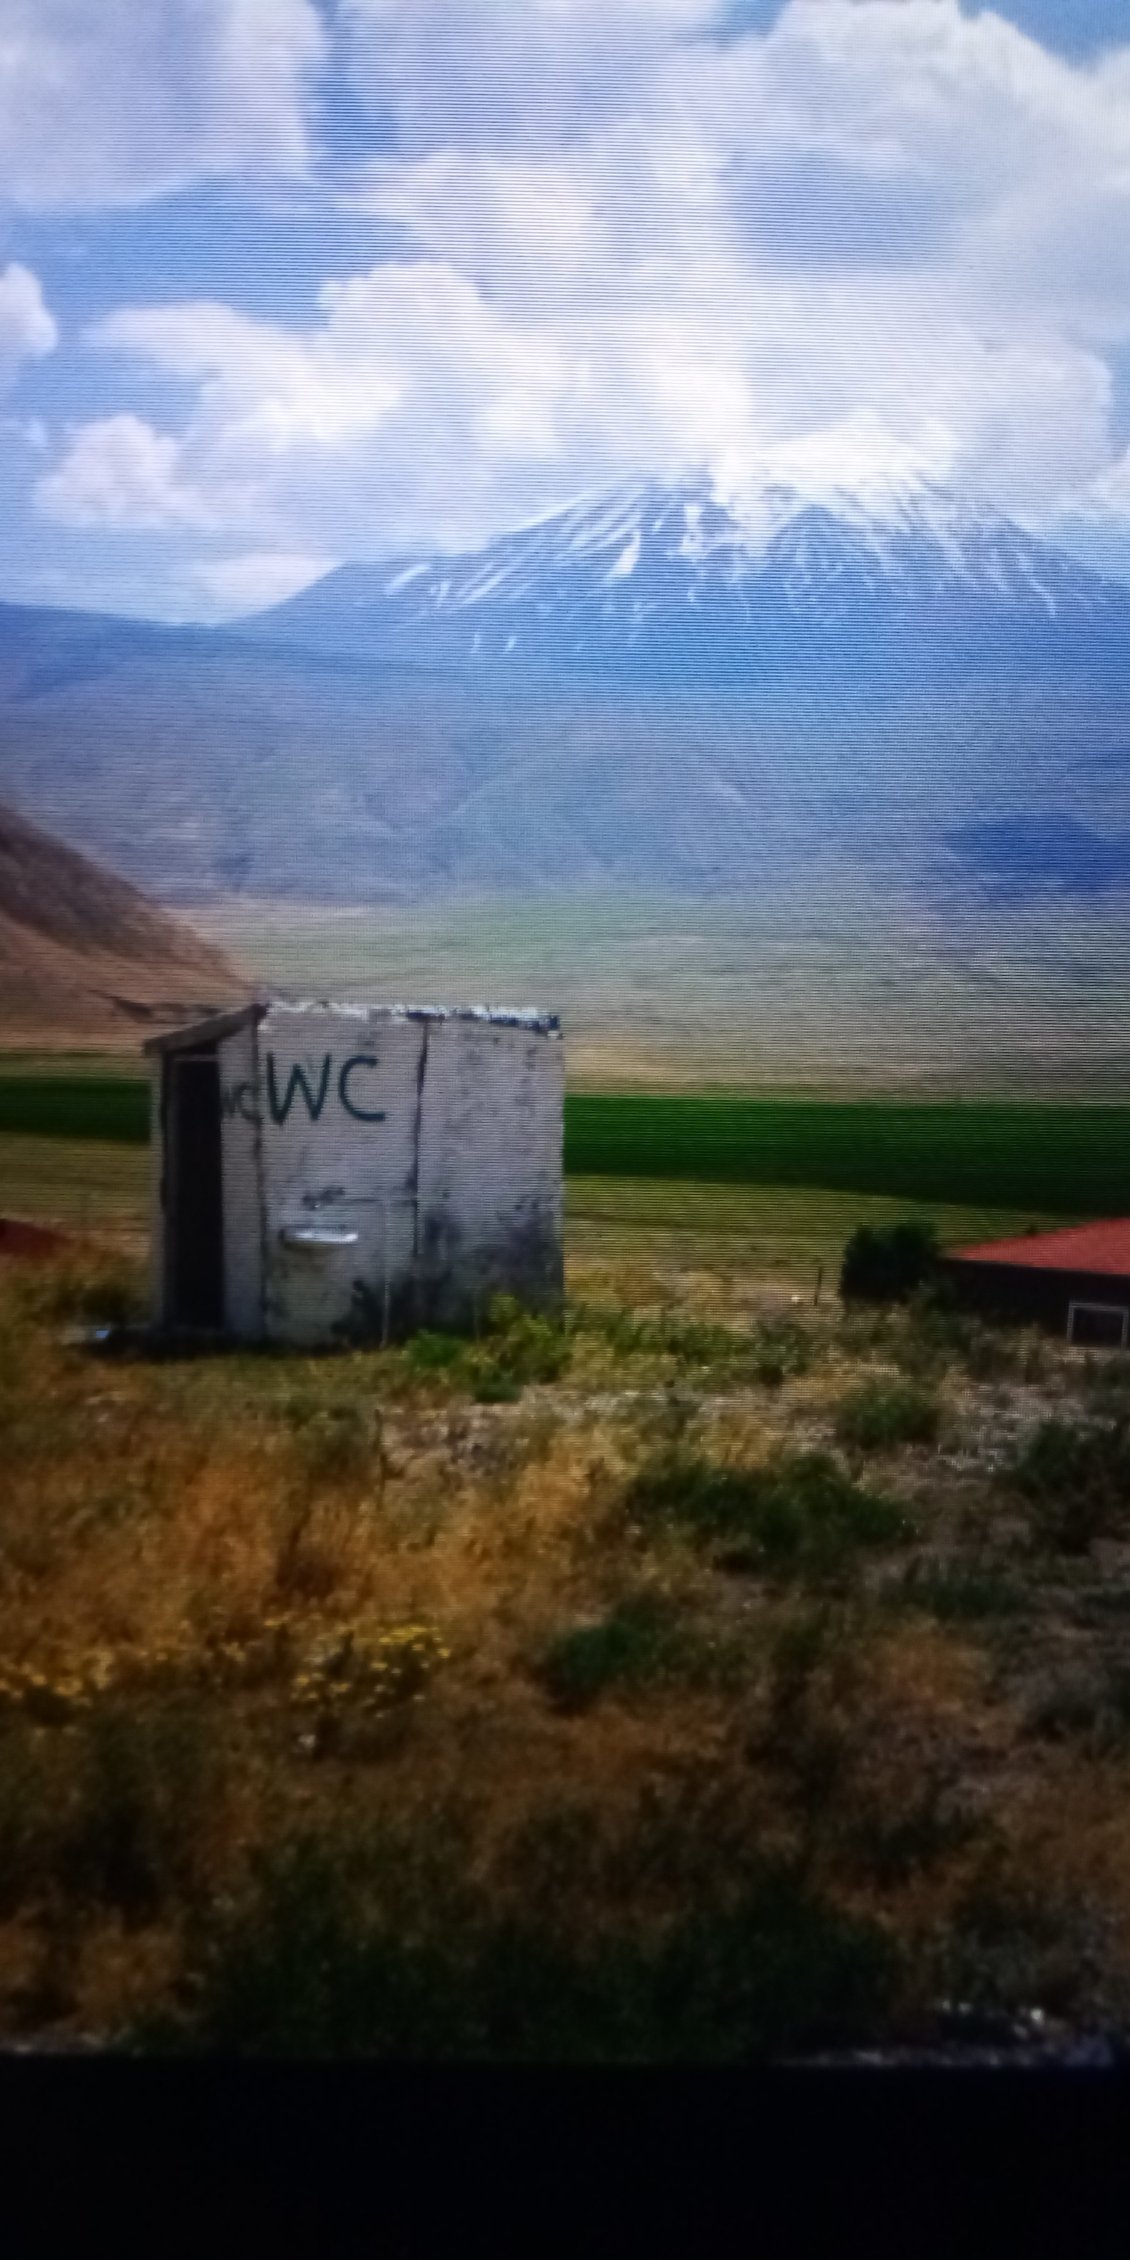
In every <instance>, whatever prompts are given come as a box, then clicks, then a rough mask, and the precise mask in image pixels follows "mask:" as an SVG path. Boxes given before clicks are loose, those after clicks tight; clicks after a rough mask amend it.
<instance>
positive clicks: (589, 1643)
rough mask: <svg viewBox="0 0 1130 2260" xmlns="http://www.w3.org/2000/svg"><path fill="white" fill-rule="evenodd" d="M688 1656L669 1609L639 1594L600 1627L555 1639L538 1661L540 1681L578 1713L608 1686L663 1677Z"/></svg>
mask: <svg viewBox="0 0 1130 2260" xmlns="http://www.w3.org/2000/svg"><path fill="white" fill-rule="evenodd" d="M690 1653H691V1643H690V1642H689V1641H688V1639H687V1636H686V1634H685V1632H684V1631H683V1630H682V1628H681V1627H680V1625H679V1624H678V1621H677V1619H676V1616H675V1612H674V1611H673V1609H672V1608H671V1606H670V1604H669V1603H667V1602H664V1601H662V1600H659V1599H656V1598H653V1597H652V1596H650V1595H648V1594H640V1595H637V1596H636V1597H634V1598H633V1599H630V1600H627V1601H622V1602H621V1603H620V1605H619V1607H618V1608H615V1609H612V1610H611V1611H610V1612H609V1614H608V1615H607V1616H606V1617H603V1618H601V1620H600V1622H599V1623H596V1624H583V1625H577V1626H575V1627H574V1629H573V1630H572V1631H571V1632H563V1633H561V1634H559V1636H558V1638H557V1639H556V1640H553V1641H551V1643H550V1645H549V1647H548V1648H547V1649H546V1651H545V1653H544V1655H543V1656H542V1657H541V1658H540V1660H539V1664H538V1677H539V1678H540V1680H541V1682H542V1684H543V1686H544V1687H545V1689H546V1691H547V1693H548V1694H549V1695H550V1696H551V1697H552V1698H553V1700H554V1702H556V1703H558V1704H559V1705H560V1707H561V1708H562V1709H563V1710H570V1711H582V1710H587V1709H588V1708H589V1706H590V1705H591V1704H593V1703H595V1702H596V1701H597V1700H598V1698H599V1697H600V1696H601V1695H603V1694H604V1692H605V1690H606V1689H607V1688H609V1687H616V1686H619V1687H639V1686H643V1685H646V1684H647V1683H648V1682H651V1681H655V1680H660V1679H665V1678H667V1677H668V1676H669V1675H670V1674H671V1673H672V1672H676V1671H677V1670H678V1669H679V1666H680V1664H681V1663H683V1662H684V1661H685V1660H687V1659H688V1657H689V1655H690Z"/></svg>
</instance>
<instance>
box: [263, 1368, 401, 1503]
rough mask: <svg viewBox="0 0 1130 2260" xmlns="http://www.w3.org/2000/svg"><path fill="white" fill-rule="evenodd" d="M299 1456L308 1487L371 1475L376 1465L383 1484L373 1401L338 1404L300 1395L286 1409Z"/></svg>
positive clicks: (352, 1399)
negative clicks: (309, 1485) (374, 1464)
mask: <svg viewBox="0 0 1130 2260" xmlns="http://www.w3.org/2000/svg"><path fill="white" fill-rule="evenodd" d="M282 1409H283V1412H284V1415H285V1418H286V1420H287V1422H288V1424H289V1426H290V1428H291V1430H292V1431H293V1435H294V1445H295V1456H296V1460H297V1465H298V1468H299V1470H300V1472H301V1475H302V1477H303V1478H304V1479H305V1481H306V1482H307V1483H310V1484H315V1485H316V1484H321V1483H339V1482H342V1481H346V1480H348V1479H349V1478H351V1477H357V1476H365V1475H368V1474H369V1472H370V1470H371V1468H372V1466H373V1462H374V1460H375V1461H376V1462H377V1465H378V1470H379V1471H380V1473H381V1475H382V1478H383V1469H384V1453H383V1449H382V1435H383V1424H382V1420H381V1414H380V1411H379V1409H378V1407H377V1406H376V1405H374V1404H373V1403H372V1402H371V1401H364V1400H362V1399H359V1398H357V1397H344V1398H338V1399H336V1400H334V1399H330V1400H328V1401H327V1400H326V1399H325V1398H322V1397H319V1396H317V1395H314V1394H312V1393H311V1394H307V1393H304V1392H302V1391H297V1392H295V1394H294V1395H293V1396H290V1397H288V1398H287V1399H285V1400H284V1403H283V1408H282Z"/></svg>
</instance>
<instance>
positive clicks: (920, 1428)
mask: <svg viewBox="0 0 1130 2260" xmlns="http://www.w3.org/2000/svg"><path fill="white" fill-rule="evenodd" d="M940 1423H941V1406H940V1405H939V1403H938V1400H937V1398H936V1397H933V1396H930V1395H928V1394H927V1392H926V1391H925V1390H924V1389H916V1388H914V1387H913V1386H912V1385H911V1384H910V1383H909V1382H905V1381H903V1382H897V1381H896V1382H883V1381H867V1382H864V1384H863V1385H862V1387H861V1388H859V1389H853V1390H852V1392H851V1394H850V1396H847V1397H845V1398H844V1400H843V1403H842V1404H841V1405H840V1408H839V1411H838V1412H837V1414H836V1434H837V1436H838V1437H839V1439H840V1442H841V1443H842V1444H849V1445H853V1446H854V1447H855V1449H856V1450H858V1451H861V1452H883V1451H890V1450H892V1449H893V1447H894V1446H895V1445H897V1444H933V1443H935V1442H936V1440H937V1435H938V1429H939V1426H940Z"/></svg>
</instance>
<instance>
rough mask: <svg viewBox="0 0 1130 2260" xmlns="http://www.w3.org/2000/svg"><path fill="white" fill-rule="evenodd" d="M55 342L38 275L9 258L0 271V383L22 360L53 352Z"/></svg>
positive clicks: (6, 381) (8, 379) (6, 382)
mask: <svg viewBox="0 0 1130 2260" xmlns="http://www.w3.org/2000/svg"><path fill="white" fill-rule="evenodd" d="M58 342H59V332H58V328H57V326H56V323H55V320H54V317H53V315H52V314H50V313H49V311H48V309H47V307H46V306H45V305H44V302H43V292H42V290H41V288H40V284H39V278H38V276H37V275H33V274H32V272H31V270H30V268H29V267H21V266H20V265H19V263H18V262H17V261H13V262H12V263H11V264H10V265H9V266H7V267H5V269H4V271H3V273H2V274H0V386H4V387H7V386H8V385H10V384H11V382H12V380H13V378H14V377H15V376H16V374H17V371H18V370H19V368H20V366H21V364H22V363H23V362H24V361H38V360H41V359H42V358H43V355H44V354H45V353H53V352H54V350H55V347H56V345H57V344H58Z"/></svg>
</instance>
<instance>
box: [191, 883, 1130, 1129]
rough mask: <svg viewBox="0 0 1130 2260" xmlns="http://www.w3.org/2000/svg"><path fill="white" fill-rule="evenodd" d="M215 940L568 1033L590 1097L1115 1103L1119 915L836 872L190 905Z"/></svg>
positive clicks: (305, 970)
mask: <svg viewBox="0 0 1130 2260" xmlns="http://www.w3.org/2000/svg"><path fill="white" fill-rule="evenodd" d="M192 916H193V918H194V921H195V923H196V924H197V925H198V926H199V927H200V929H201V931H202V932H205V933H207V934H208V935H209V937H210V938H212V939H214V940H216V941H218V942H219V943H220V944H221V945H222V946H223V947H224V948H225V949H227V950H229V951H230V952H231V953H232V955H233V956H235V957H237V958H238V959H240V960H241V962H243V963H244V964H245V965H246V966H247V967H248V968H249V969H250V970H251V972H252V973H254V974H256V975H258V976H259V977H261V978H263V979H264V980H266V981H268V982H270V983H273V984H278V985H280V986H282V987H284V988H287V989H290V990H291V991H292V992H296V993H298V994H300V995H304V996H310V995H317V996H325V995H329V996H372V997H376V998H383V999H386V1000H391V999H393V998H396V997H400V998H408V999H410V1000H413V1001H416V1002H419V1003H440V1004H452V1003H459V1002H467V1001H482V1000H484V999H489V1000H492V1001H497V1002H501V1003H524V1002H528V1003H533V1004H540V1005H542V1006H546V1007H550V1008H552V1009H554V1010H558V1011H560V1012H561V1013H562V1015H563V1018H564V1022H565V1027H566V1031H567V1036H568V1044H569V1075H570V1082H571V1085H572V1087H573V1088H574V1089H577V1090H582V1089H584V1090H594V1091H620V1090H653V1091H697V1090H705V1089H707V1088H709V1089H711V1090H714V1091H717V1092H723V1091H727V1090H729V1091H733V1092H735V1093H746V1094H748V1093H750V1092H751V1091H763V1092H764V1091H769V1090H774V1091H778V1092H781V1093H782V1094H784V1093H788V1092H792V1093H795V1094H797V1095H801V1094H807V1095H810V1096H812V1095H816V1096H838V1097H853V1096H866V1095H868V1094H884V1095H887V1096H893V1097H896V1098H902V1099H906V1098H910V1097H918V1096H920V1097H937V1098H962V1097H974V1096H979V1097H997V1098H1001V1099H1006V1100H1007V1099H1010V1098H1014V1097H1015V1096H1016V1095H1017V1094H1018V1093H1023V1094H1024V1096H1025V1097H1027V1098H1031V1099H1037V1098H1099V1099H1103V1098H1120V1097H1121V1096H1122V1095H1123V1093H1124V1092H1125V1091H1126V1089H1127V1086H1128V1078H1130V1028H1128V1026H1127V1021H1126V1014H1125V1008H1124V1001H1123V1000H1124V998H1125V995H1126V988H1127V982H1128V980H1130V928H1128V926H1127V921H1126V918H1125V913H1124V909H1123V906H1122V904H1121V901H1120V900H1118V899H1115V898H1112V897H1108V896H1104V895H1101V894H1100V895H1094V896H1089V897H1088V896H1073V897H1067V896H1063V895H1058V894H1056V893H1054V892H1052V893H1045V894H1044V895H1041V896H1040V897H1039V898H1038V899H1035V900H1032V899H1030V900H1028V901H1024V900H1017V899H1010V898H1008V897H1006V896H1001V895H998V896H997V897H996V898H995V899H994V898H993V897H991V896H987V895H986V894H985V893H984V892H983V891H982V892H980V893H977V894H972V893H970V891H969V889H968V887H966V886H963V885H960V884H959V883H958V880H957V878H956V877H955V875H954V873H953V872H951V870H950V869H949V866H948V865H947V862H946V858H945V856H944V854H942V853H941V852H939V860H938V868H937V872H936V874H935V876H934V878H933V880H932V881H931V883H930V885H928V886H925V887H924V886H922V885H917V886H916V887H915V888H914V889H913V890H912V889H910V888H909V887H907V886H906V885H905V884H902V883H900V878H899V874H898V872H897V869H896V870H892V871H886V870H884V871H883V872H882V873H881V874H879V873H876V874H874V875H872V878H871V879H870V880H869V879H868V877H867V875H866V874H865V873H861V869H860V866H859V865H858V864H857V865H855V866H851V865H849V864H848V863H846V862H845V864H844V866H843V868H842V870H841V869H839V868H838V867H837V866H836V864H835V858H834V856H831V855H829V854H825V855H824V856H823V857H822V858H821V859H820V861H819V864H818V866H817V867H816V868H814V870H813V872H812V875H811V888H810V889H807V890H806V889H804V888H800V887H798V886H797V885H796V883H795V880H794V881H792V882H791V883H790V884H789V885H788V886H787V887H786V886H784V884H783V883H782V884H781V885H778V886H777V887H774V886H773V885H772V884H768V885H767V884H764V883H759V884H758V885H757V886H756V887H751V889H750V890H749V893H748V895H747V896H746V897H745V898H744V899H742V900H735V899H733V898H730V899H726V900H723V899H715V900H709V901H702V900H696V899H694V898H692V897H690V896H688V897H686V898H682V897H679V896H673V895H663V896H661V895H656V894H648V893H645V892H643V891H640V892H638V893H636V894H629V893H626V892H623V891H620V892H616V891H613V890H611V889H607V888H605V889H591V890H588V891H586V890H585V889H583V888H575V889H573V890H572V891H571V892H570V893H569V894H568V895H554V894H542V895H539V896H533V897H530V898H526V899H521V900H511V901H503V902H500V901H498V900H484V901H458V900H456V901H449V902H446V903H445V904H444V905H443V906H442V907H439V906H437V905H435V904H434V903H433V904H420V903H411V902H408V903H398V904H390V905H388V906H387V907H372V906H365V907H363V908H356V909H354V908H343V907H341V906H336V905H330V906H321V905H317V904H302V903H295V902H290V901H288V902H285V903H270V902H260V903H256V902H249V901H247V900H245V899H243V898H239V899H236V900H233V901H230V902H228V903H226V904H201V905H199V906H194V907H193V911H192Z"/></svg>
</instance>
